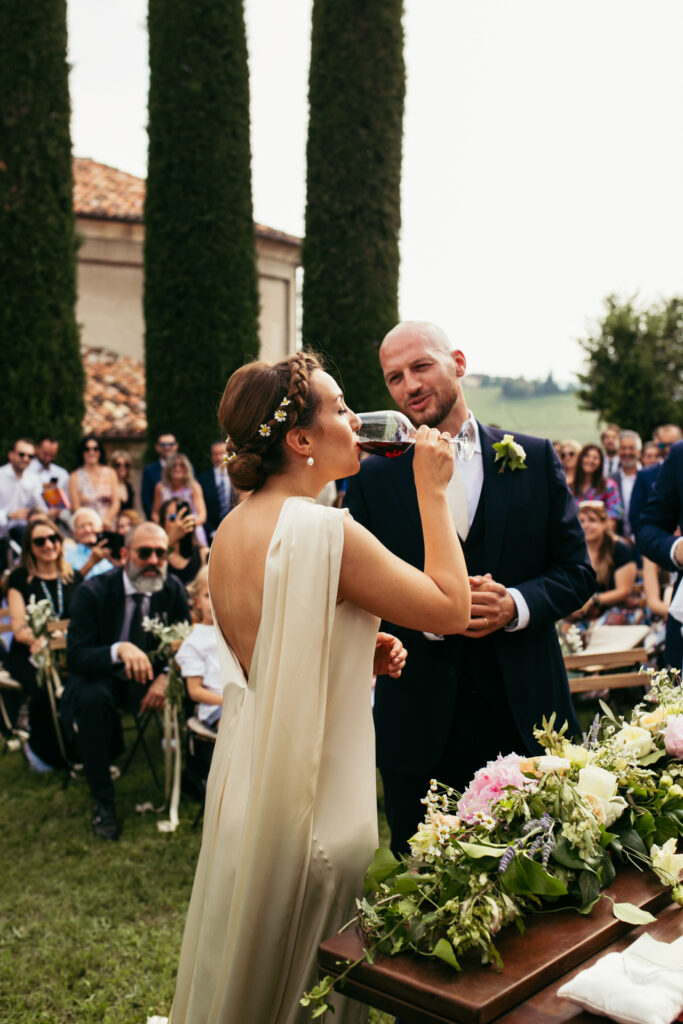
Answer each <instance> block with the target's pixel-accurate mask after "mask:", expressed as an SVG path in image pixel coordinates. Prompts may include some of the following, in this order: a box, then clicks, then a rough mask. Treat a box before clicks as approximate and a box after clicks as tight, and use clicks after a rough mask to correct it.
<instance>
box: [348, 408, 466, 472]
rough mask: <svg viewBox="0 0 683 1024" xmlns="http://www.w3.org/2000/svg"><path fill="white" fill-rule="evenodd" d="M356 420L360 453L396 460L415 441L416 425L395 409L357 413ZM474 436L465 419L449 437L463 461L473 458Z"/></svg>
mask: <svg viewBox="0 0 683 1024" xmlns="http://www.w3.org/2000/svg"><path fill="white" fill-rule="evenodd" d="M358 419H359V420H360V426H359V427H358V447H359V448H360V449H361V451H363V452H368V454H370V455H383V456H384V458H386V459H396V458H398V456H399V455H403V454H404V453H405V452H407V451H408V449H409V448H410V447H411V445H413V444H415V436H416V434H417V430H416V428H415V427H414V426H413V424H412V423H411V422H410V420H409V419H408V417H407V416H404V415H403V413H401V412H397V411H396V410H395V409H383V410H380V411H378V412H360V413H358ZM475 437H476V435H475V433H474V429H473V427H472V424H471V423H469V422H467V423H465V424H464V426H463V428H462V430H461V431H460V433H459V434H458V436H457V437H454V438H451V443H452V444H453V445H454V447H455V450H456V453H457V454H458V456H459V457H460V458H461V459H462V460H463V461H464V462H467V461H468V460H469V459H471V458H472V455H473V453H474V444H475Z"/></svg>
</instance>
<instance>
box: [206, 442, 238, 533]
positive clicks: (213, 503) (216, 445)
mask: <svg viewBox="0 0 683 1024" xmlns="http://www.w3.org/2000/svg"><path fill="white" fill-rule="evenodd" d="M197 483H198V484H199V486H200V487H201V489H202V494H203V495H204V504H205V505H206V534H207V537H208V539H209V541H211V540H212V539H213V535H214V533H215V532H216V530H217V529H218V527H219V526H220V524H221V522H222V521H223V519H225V517H226V516H227V514H228V512H229V511H230V510H231V508H232V506H233V504H235V505H236V504H237V495H236V494H235V493H234V491H233V487H232V484H231V482H230V477H229V476H228V471H227V469H226V465H225V441H214V442H213V444H212V445H211V469H206V470H204V472H203V473H200V474H199V476H198V477H197Z"/></svg>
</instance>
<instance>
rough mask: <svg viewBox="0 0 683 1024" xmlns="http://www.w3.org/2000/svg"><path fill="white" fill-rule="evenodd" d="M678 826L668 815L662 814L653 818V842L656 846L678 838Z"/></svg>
mask: <svg viewBox="0 0 683 1024" xmlns="http://www.w3.org/2000/svg"><path fill="white" fill-rule="evenodd" d="M678 833H679V826H678V822H677V821H676V819H675V818H673V817H670V816H669V815H668V814H662V815H660V817H658V818H655V835H654V840H655V842H656V843H657V845H658V846H663V845H664V843H665V842H666V841H667V839H674V838H676V837H677V836H678Z"/></svg>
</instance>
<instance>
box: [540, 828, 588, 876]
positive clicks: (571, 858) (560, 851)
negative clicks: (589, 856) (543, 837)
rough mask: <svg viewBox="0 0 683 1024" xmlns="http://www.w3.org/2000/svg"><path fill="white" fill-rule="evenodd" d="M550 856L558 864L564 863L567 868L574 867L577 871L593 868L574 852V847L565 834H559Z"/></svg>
mask: <svg viewBox="0 0 683 1024" xmlns="http://www.w3.org/2000/svg"><path fill="white" fill-rule="evenodd" d="M550 856H551V858H552V859H553V860H555V861H557V863H558V864H562V865H564V867H566V868H574V869H575V870H576V871H585V870H589V871H590V870H592V869H591V867H590V865H588V864H586V862H585V861H583V860H581V858H580V857H579V856H578V854H576V853H574V849H573V847H572V846H570V844H569V843H568V842H567V840H566V838H565V837H564V836H558V838H557V842H556V843H555V846H554V847H553V852H552V853H551V855H550Z"/></svg>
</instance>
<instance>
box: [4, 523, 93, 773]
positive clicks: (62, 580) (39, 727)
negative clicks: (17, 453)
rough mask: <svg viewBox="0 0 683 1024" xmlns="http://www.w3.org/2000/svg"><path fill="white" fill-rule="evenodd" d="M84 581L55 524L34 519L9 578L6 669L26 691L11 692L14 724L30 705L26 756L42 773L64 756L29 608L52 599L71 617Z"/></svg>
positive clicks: (57, 612)
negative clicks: (37, 663)
mask: <svg viewBox="0 0 683 1024" xmlns="http://www.w3.org/2000/svg"><path fill="white" fill-rule="evenodd" d="M82 580H83V577H82V576H81V574H80V572H76V571H74V569H72V568H71V566H70V565H69V563H68V562H67V561H66V559H65V557H64V543H63V538H62V535H61V534H60V533H59V531H58V530H57V529H56V528H55V526H54V524H53V523H52V522H50V520H49V519H47V518H45V517H43V518H35V519H32V520H31V521H30V522H29V524H28V526H27V527H26V530H25V531H24V537H23V545H22V558H21V563H20V565H19V566H18V567H17V568H16V569H14V570H13V572H12V573H11V574H10V577H9V582H8V591H7V604H8V607H9V612H10V618H11V624H12V634H13V639H12V646H11V648H10V652H9V657H8V666H7V667H8V669H9V671H10V674H11V675H12V677H13V678H14V679H16V680H17V682H19V683H21V685H22V692H21V693H17V694H16V696H15V694H14V692H13V691H10V696H11V697H12V698H13V707H12V710H11V711H10V717H11V718H12V719H13V723H12V724H16V722H15V719H16V714H17V712H18V710H19V705H20V704H21V703H23V702H28V705H29V727H30V732H31V738H30V741H29V743H30V746H29V749H28V750H27V756H28V758H29V761H31V763H32V765H33V766H34V767H37V768H38V769H40V768H41V767H45V766H48V767H51V766H54V765H57V764H59V761H60V756H59V748H58V746H57V740H56V737H55V734H54V729H53V726H52V721H51V718H50V711H49V707H48V704H47V694H46V693H45V691H44V690H40V689H39V688H38V685H37V682H36V670H35V668H34V666H33V665H32V664H31V660H30V659H31V655H32V654H34V653H35V652H36V651H37V650H38V649H39V647H40V644H41V641H40V640H37V639H36V637H35V636H34V635H33V632H32V630H31V627H30V626H29V624H28V620H27V614H26V609H27V606H28V604H29V602H30V600H31V597H34V598H35V600H36V601H44V600H47V601H49V602H50V606H51V608H52V613H53V616H54V618H56V619H68V618H69V609H70V606H71V600H72V598H73V595H74V593H75V591H76V588H77V587H78V585H79V584H80V583H81V582H82ZM6 700H7V698H6ZM34 755H35V757H36V758H37V760H35V758H34Z"/></svg>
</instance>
